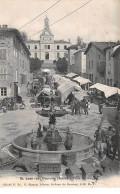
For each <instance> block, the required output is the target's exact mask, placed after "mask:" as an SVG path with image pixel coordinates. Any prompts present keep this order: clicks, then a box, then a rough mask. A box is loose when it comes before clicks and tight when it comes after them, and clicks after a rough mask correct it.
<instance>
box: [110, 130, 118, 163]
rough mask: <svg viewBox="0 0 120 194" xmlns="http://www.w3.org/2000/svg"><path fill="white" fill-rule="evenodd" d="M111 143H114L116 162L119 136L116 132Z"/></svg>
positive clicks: (113, 157) (113, 156)
mask: <svg viewBox="0 0 120 194" xmlns="http://www.w3.org/2000/svg"><path fill="white" fill-rule="evenodd" d="M111 142H112V148H113V155H112V160H114V159H115V156H116V152H117V150H118V136H117V133H116V132H115V131H114V134H113V136H112V138H111Z"/></svg>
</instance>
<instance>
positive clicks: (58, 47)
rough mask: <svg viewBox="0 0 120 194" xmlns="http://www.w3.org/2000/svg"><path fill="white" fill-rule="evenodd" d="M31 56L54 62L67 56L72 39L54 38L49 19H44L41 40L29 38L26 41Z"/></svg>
mask: <svg viewBox="0 0 120 194" xmlns="http://www.w3.org/2000/svg"><path fill="white" fill-rule="evenodd" d="M26 45H27V47H28V49H29V51H30V53H31V58H39V59H40V60H43V61H44V63H53V61H54V60H57V59H58V58H60V57H61V58H63V57H65V58H67V55H68V51H67V47H68V46H70V45H71V43H70V41H64V40H54V35H53V34H52V32H51V30H50V27H49V19H48V18H47V17H46V18H45V20H44V29H43V31H42V34H41V35H40V40H28V41H27V43H26Z"/></svg>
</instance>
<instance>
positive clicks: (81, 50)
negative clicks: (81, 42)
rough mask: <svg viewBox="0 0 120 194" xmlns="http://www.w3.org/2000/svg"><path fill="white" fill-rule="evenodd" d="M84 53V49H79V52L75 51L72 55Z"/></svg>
mask: <svg viewBox="0 0 120 194" xmlns="http://www.w3.org/2000/svg"><path fill="white" fill-rule="evenodd" d="M85 51H86V48H84V49H79V50H77V51H76V52H75V53H74V55H75V54H77V53H80V52H85Z"/></svg>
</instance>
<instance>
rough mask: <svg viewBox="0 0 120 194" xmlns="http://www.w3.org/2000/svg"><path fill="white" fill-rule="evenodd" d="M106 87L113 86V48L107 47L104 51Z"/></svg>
mask: <svg viewBox="0 0 120 194" xmlns="http://www.w3.org/2000/svg"><path fill="white" fill-rule="evenodd" d="M105 51H106V85H108V86H114V60H113V57H112V56H111V55H112V53H113V51H114V46H108V47H107V48H106V49H105Z"/></svg>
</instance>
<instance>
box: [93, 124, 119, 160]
mask: <svg viewBox="0 0 120 194" xmlns="http://www.w3.org/2000/svg"><path fill="white" fill-rule="evenodd" d="M94 137H95V149H96V151H98V154H99V157H103V156H104V155H106V156H108V157H111V159H112V160H114V159H115V156H116V152H117V147H118V145H117V144H118V142H117V133H116V130H115V129H114V128H113V127H112V126H109V127H108V129H107V130H106V131H105V130H102V127H101V126H98V129H97V130H96V131H95V134H94ZM111 154H112V156H111Z"/></svg>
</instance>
